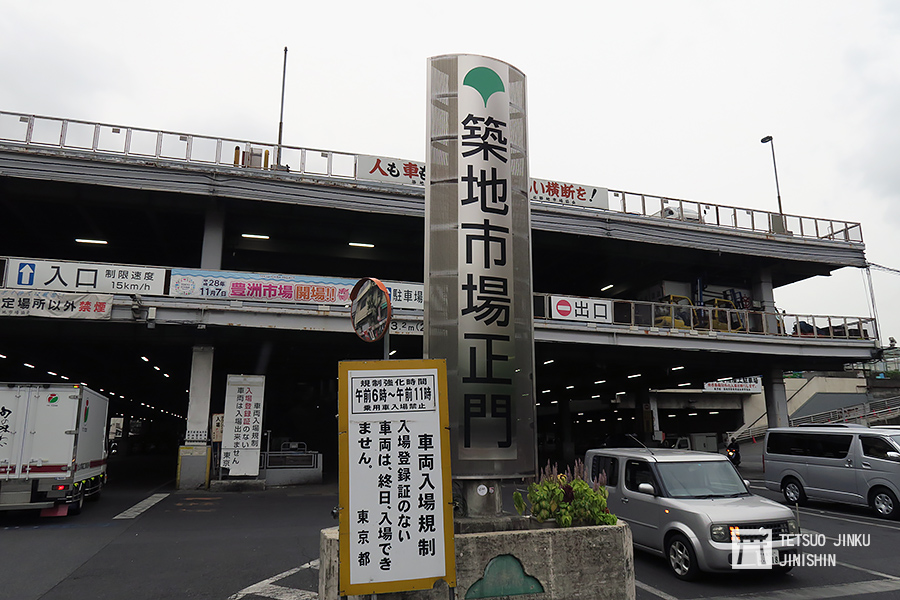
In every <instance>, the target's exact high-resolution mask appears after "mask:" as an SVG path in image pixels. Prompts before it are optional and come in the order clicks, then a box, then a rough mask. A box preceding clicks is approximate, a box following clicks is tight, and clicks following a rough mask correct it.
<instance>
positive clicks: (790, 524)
mask: <svg viewBox="0 0 900 600" xmlns="http://www.w3.org/2000/svg"><path fill="white" fill-rule="evenodd" d="M787 528H788V533H790V534H792V535H796V534H798V533H800V526H799V525H797V521H796V519H788V521H787Z"/></svg>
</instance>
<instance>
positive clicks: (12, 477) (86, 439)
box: [0, 383, 109, 515]
mask: <svg viewBox="0 0 900 600" xmlns="http://www.w3.org/2000/svg"><path fill="white" fill-rule="evenodd" d="M108 406H109V401H108V400H107V398H106V397H105V396H103V395H101V394H98V393H97V392H94V391H93V390H90V389H88V388H86V387H84V386H82V385H57V384H26V383H0V510H16V509H30V508H41V509H44V510H45V514H55V515H62V514H66V513H69V514H77V513H78V512H80V511H81V506H82V503H83V502H84V500H85V498H90V497H96V496H98V495H99V494H100V491H101V489H102V488H103V485H104V483H105V482H106V457H107V454H106V427H107V410H108Z"/></svg>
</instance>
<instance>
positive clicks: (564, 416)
mask: <svg viewBox="0 0 900 600" xmlns="http://www.w3.org/2000/svg"><path fill="white" fill-rule="evenodd" d="M559 432H560V434H561V439H560V441H561V442H562V463H560V465H559V468H560V470H561V471H565V470H566V467H567V466H572V465H574V464H575V439H574V437H573V436H572V408H571V407H570V406H569V400H560V401H559ZM538 467H540V465H538Z"/></svg>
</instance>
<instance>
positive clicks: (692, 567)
mask: <svg viewBox="0 0 900 600" xmlns="http://www.w3.org/2000/svg"><path fill="white" fill-rule="evenodd" d="M666 558H668V559H669V568H671V569H672V573H674V574H675V577H677V578H678V579H681V580H682V581H693V580H694V579H696V578H697V576H698V575H700V567H698V566H697V555H696V554H695V553H694V548H693V547H692V546H691V542H690V541H688V539H687V538H686V537H684V536H683V535H681V534H680V533H676V534H675V535H673V536H672V537H670V538H669V541H668V542H666Z"/></svg>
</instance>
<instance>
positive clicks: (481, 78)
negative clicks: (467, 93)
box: [463, 67, 506, 108]
mask: <svg viewBox="0 0 900 600" xmlns="http://www.w3.org/2000/svg"><path fill="white" fill-rule="evenodd" d="M463 85H467V86H469V87H471V88H474V89H475V90H476V91H477V92H478V93H479V94H481V97H482V98H483V99H484V106H485V108H487V103H488V98H490V97H491V96H493V95H494V94H495V93H497V92H505V91H506V88H504V87H503V80H502V79H500V76H499V75H497V73H495V72H494V71H493V70H492V69H488V68H487V67H475V68H474V69H472V70H471V71H469V72H468V73H466V77H465V79H463Z"/></svg>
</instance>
